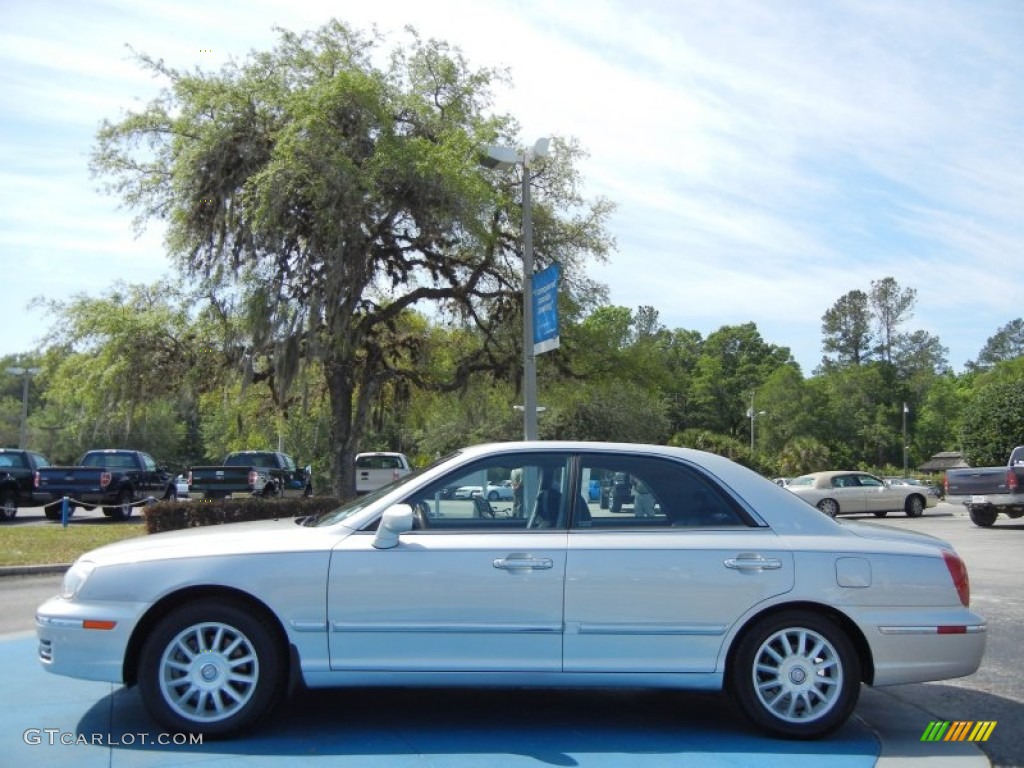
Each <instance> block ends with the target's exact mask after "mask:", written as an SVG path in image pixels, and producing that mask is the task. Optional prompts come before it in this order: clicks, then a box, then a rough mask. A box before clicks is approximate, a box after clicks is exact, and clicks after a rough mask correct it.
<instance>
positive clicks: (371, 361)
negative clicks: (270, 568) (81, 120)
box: [92, 21, 611, 495]
mask: <svg viewBox="0 0 1024 768" xmlns="http://www.w3.org/2000/svg"><path fill="white" fill-rule="evenodd" d="M382 46H383V41H382V40H381V39H380V38H377V37H368V36H365V35H362V34H360V33H358V32H356V31H354V30H352V29H351V28H349V27H348V26H346V25H345V24H343V23H341V22H338V21H333V22H330V23H329V24H327V25H325V26H324V27H322V28H320V29H318V30H316V31H314V32H311V33H306V34H301V35H297V34H293V33H290V32H284V31H282V32H281V33H280V42H279V44H278V46H277V47H276V48H275V49H274V50H272V51H269V52H262V53H253V54H251V55H250V56H249V57H248V59H247V60H246V61H245V62H243V63H231V64H228V65H226V66H225V67H224V68H223V69H222V70H221V71H220V72H218V73H201V72H184V71H179V70H175V69H173V68H171V67H169V66H167V65H165V64H164V63H163V62H160V61H156V60H154V59H152V58H150V57H148V56H144V55H143V56H139V57H138V60H139V62H140V63H141V64H142V65H143V67H144V68H146V69H148V70H149V71H151V72H152V73H154V74H155V75H157V76H159V77H162V78H164V79H165V80H166V81H168V82H169V86H168V87H167V88H166V89H165V91H164V92H163V93H162V95H161V96H160V97H159V98H158V99H156V100H155V101H153V102H151V103H150V104H149V105H148V106H146V108H145V109H143V110H142V111H140V112H136V113H132V114H129V115H128V116H127V117H125V118H124V119H123V120H121V121H120V122H117V123H110V122H107V123H104V125H103V126H102V127H101V129H100V132H99V136H98V143H97V147H96V150H95V152H94V155H93V162H92V167H93V169H94V171H95V172H96V173H98V174H100V175H102V176H104V177H106V179H107V180H108V182H109V185H108V187H109V189H110V190H111V191H112V192H114V193H115V194H117V195H119V196H120V197H121V198H122V199H123V200H124V201H125V202H126V203H127V204H128V205H129V206H131V207H132V208H134V209H135V211H136V212H137V219H136V222H137V224H139V225H141V224H143V223H144V222H145V221H147V220H149V219H151V218H160V219H164V220H165V221H166V222H167V225H168V244H169V248H170V250H171V252H172V254H173V255H174V256H175V257H176V258H177V260H178V263H179V264H180V265H181V267H182V269H183V270H184V271H185V272H186V273H187V274H188V275H190V276H192V277H194V278H196V279H197V280H200V281H202V282H203V283H204V286H205V287H206V288H207V290H208V291H209V292H211V293H212V294H214V295H215V296H217V297H219V298H220V300H221V301H225V302H226V301H227V298H226V297H236V299H237V301H236V302H235V304H234V307H235V309H236V311H240V312H241V313H242V316H243V318H244V328H245V329H246V331H247V334H248V339H247V344H246V346H247V348H248V354H247V355H246V356H245V357H244V359H243V361H242V362H243V365H249V366H251V367H255V365H254V361H257V360H261V359H262V360H263V361H266V364H267V365H269V366H270V367H271V369H272V370H273V372H274V374H275V376H276V381H277V385H278V387H279V389H280V390H281V391H284V390H287V389H288V388H289V385H290V383H291V382H292V380H293V379H294V378H295V376H297V375H298V372H299V370H300V369H301V367H302V366H303V364H308V363H309V362H310V361H317V362H318V364H319V366H320V367H319V370H320V371H321V372H322V375H323V377H324V384H325V391H326V394H327V398H328V401H329V413H330V423H329V444H330V446H331V450H332V453H331V476H332V480H333V485H334V488H335V491H336V492H338V493H340V494H342V495H348V494H349V493H351V491H352V488H353V483H354V477H353V473H352V471H351V469H352V463H353V459H354V454H355V453H356V451H357V450H358V448H359V446H360V444H361V441H362V438H363V435H364V432H365V430H366V429H367V425H368V424H369V423H370V419H371V412H372V409H373V407H374V404H375V403H376V402H377V401H378V398H379V397H380V396H381V393H382V391H383V390H384V389H386V388H387V387H389V386H391V385H393V384H394V383H395V382H397V381H399V380H406V381H407V382H408V383H409V385H410V386H420V387H426V386H437V387H449V388H451V389H456V388H461V387H464V386H465V383H466V381H467V379H468V377H469V376H470V375H471V374H473V373H474V372H478V371H484V370H495V369H501V370H506V371H507V370H508V368H509V362H508V361H509V360H516V359H518V357H519V355H517V352H518V349H517V347H516V346H515V345H516V344H517V342H516V341H515V338H516V335H515V334H514V333H509V329H510V328H515V327H517V326H518V325H519V318H520V317H521V301H520V296H521V291H520V285H521V283H520V279H519V277H520V276H519V271H520V269H519V266H518V265H519V264H520V263H521V261H520V260H519V259H518V255H517V248H518V247H519V243H520V242H521V237H520V232H519V227H520V222H521V219H520V213H519V206H518V205H517V198H516V195H517V194H518V190H519V189H520V188H521V185H520V184H519V183H518V180H517V179H516V178H515V175H514V174H510V175H496V174H491V175H488V174H486V173H484V172H482V171H481V170H480V168H479V166H478V157H479V154H480V152H481V149H482V147H483V146H484V145H485V144H488V143H491V142H495V141H500V142H502V143H514V142H515V128H516V127H515V125H514V123H513V122H512V121H511V120H510V119H508V118H502V117H488V116H487V115H486V114H485V110H486V108H487V106H488V104H489V99H490V95H489V87H490V84H491V83H492V82H493V81H494V79H495V78H496V77H499V74H498V73H495V72H494V71H491V70H486V69H480V70H474V69H472V68H470V66H469V65H468V64H467V62H466V61H465V60H464V59H463V57H462V55H461V54H460V53H459V52H458V51H457V50H453V49H452V48H450V47H449V46H448V45H446V44H444V43H442V42H438V41H433V40H431V41H422V40H420V39H419V38H418V37H416V36H415V35H413V36H412V40H411V43H410V44H409V45H408V46H406V47H402V46H396V47H394V48H392V49H391V50H390V51H389V53H390V56H389V57H387V58H386V61H387V63H386V65H384V66H383V67H381V66H380V65H379V64H378V63H377V62H379V61H383V60H385V57H382V56H381V55H380V54H381V53H385V52H384V51H381V50H380V49H381V48H382ZM580 154H581V153H580V150H579V148H578V147H577V146H576V145H575V144H573V143H571V142H565V141H558V140H556V141H554V151H553V152H552V156H551V158H550V159H549V160H548V161H546V162H543V163H537V164H534V165H533V166H532V167H531V168H530V169H529V172H530V173H531V177H532V180H533V183H534V185H535V186H536V187H537V190H538V194H537V200H536V205H535V209H534V210H535V215H534V222H535V225H536V230H537V231H536V237H535V247H536V253H535V256H536V258H537V262H538V264H539V265H545V264H548V263H550V262H552V261H555V260H557V261H559V262H560V263H561V264H562V265H563V269H564V270H565V272H566V274H567V275H568V276H569V277H568V279H567V281H566V285H567V286H569V288H570V289H571V288H572V286H577V287H580V286H582V287H584V288H585V287H587V286H586V284H585V283H586V281H585V279H584V278H583V277H581V276H579V274H578V272H579V270H578V269H577V267H578V265H579V264H580V263H582V261H583V260H585V259H587V258H590V257H597V258H603V256H604V254H605V253H606V251H607V249H608V248H609V247H610V244H611V240H610V238H608V236H607V235H606V233H605V222H606V219H607V216H608V214H609V211H610V206H609V205H608V204H607V203H605V202H604V201H596V202H594V203H589V202H587V201H585V200H583V199H582V197H581V195H580V193H579V178H578V174H577V172H576V170H575V167H574V163H575V162H576V160H577V159H578V158H579V156H580ZM523 170H524V169H523V167H522V164H520V165H519V167H518V168H517V170H516V173H520V172H523ZM416 311H423V312H424V313H427V314H433V315H435V316H438V317H444V318H448V319H450V320H452V321H453V322H455V323H468V324H470V325H471V326H472V327H475V328H477V329H478V330H479V331H480V335H479V336H478V340H479V344H477V345H475V346H472V347H471V348H468V349H466V350H465V351H466V354H465V356H464V357H462V358H461V359H459V360H453V361H452V365H451V366H450V368H449V369H448V370H446V371H441V370H440V369H438V368H436V367H432V368H430V369H429V370H431V371H434V372H443V373H446V374H447V378H446V379H445V380H444V381H429V380H427V379H426V378H425V377H424V375H423V370H424V368H423V366H422V362H423V357H424V349H425V348H424V337H423V334H422V333H419V332H410V327H411V326H414V325H415V323H413V322H412V321H411V313H414V312H416ZM264 373H267V370H266V369H264ZM516 378H517V380H519V379H521V377H516Z"/></svg>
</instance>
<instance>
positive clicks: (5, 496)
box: [0, 490, 18, 523]
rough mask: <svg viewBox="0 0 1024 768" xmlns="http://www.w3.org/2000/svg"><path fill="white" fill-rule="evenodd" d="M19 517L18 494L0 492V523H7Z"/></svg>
mask: <svg viewBox="0 0 1024 768" xmlns="http://www.w3.org/2000/svg"><path fill="white" fill-rule="evenodd" d="M17 516H18V494H17V493H16V492H14V491H10V490H7V491H0V523H6V522H7V521H8V520H13V519H14V518H15V517H17Z"/></svg>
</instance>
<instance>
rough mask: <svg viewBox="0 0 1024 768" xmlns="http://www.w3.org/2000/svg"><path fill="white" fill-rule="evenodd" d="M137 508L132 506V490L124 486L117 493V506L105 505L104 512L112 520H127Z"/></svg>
mask: <svg viewBox="0 0 1024 768" xmlns="http://www.w3.org/2000/svg"><path fill="white" fill-rule="evenodd" d="M134 511H135V509H134V507H132V492H131V491H129V490H128V489H127V488H123V489H122V490H121V491H119V492H118V494H117V506H116V507H104V508H103V514H104V515H106V516H107V517H109V518H110V519H111V520H127V519H128V518H129V517H131V516H132V512H134Z"/></svg>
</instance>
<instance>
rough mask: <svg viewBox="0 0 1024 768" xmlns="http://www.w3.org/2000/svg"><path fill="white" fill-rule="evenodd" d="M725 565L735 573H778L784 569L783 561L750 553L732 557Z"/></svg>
mask: <svg viewBox="0 0 1024 768" xmlns="http://www.w3.org/2000/svg"><path fill="white" fill-rule="evenodd" d="M724 564H725V567H726V568H732V569H733V570H735V571H777V570H779V569H780V568H781V567H782V561H781V560H779V559H778V558H776V557H762V556H761V555H758V554H754V553H750V552H745V553H743V554H742V555H737V556H736V557H730V558H729V559H728V560H726V561H725V562H724Z"/></svg>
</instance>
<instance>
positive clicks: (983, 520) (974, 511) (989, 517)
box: [967, 507, 999, 528]
mask: <svg viewBox="0 0 1024 768" xmlns="http://www.w3.org/2000/svg"><path fill="white" fill-rule="evenodd" d="M967 513H968V514H969V515H970V516H971V522H972V523H974V524H975V525H977V526H979V527H981V528H991V527H992V526H993V525H994V524H995V522H996V518H997V517H999V513H998V512H996V511H995V510H994V509H988V508H987V507H980V508H979V507H968V508H967Z"/></svg>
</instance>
